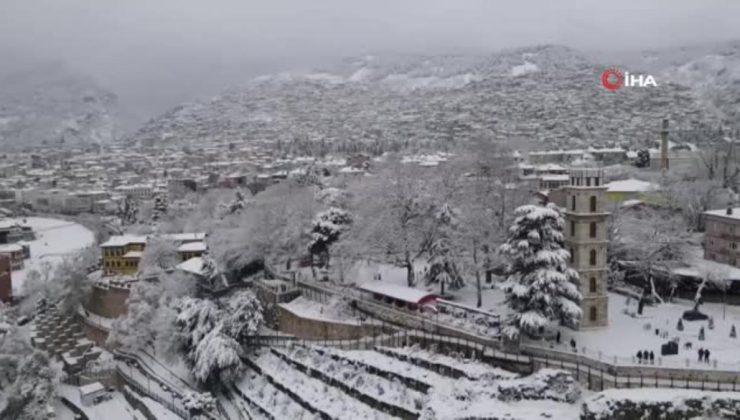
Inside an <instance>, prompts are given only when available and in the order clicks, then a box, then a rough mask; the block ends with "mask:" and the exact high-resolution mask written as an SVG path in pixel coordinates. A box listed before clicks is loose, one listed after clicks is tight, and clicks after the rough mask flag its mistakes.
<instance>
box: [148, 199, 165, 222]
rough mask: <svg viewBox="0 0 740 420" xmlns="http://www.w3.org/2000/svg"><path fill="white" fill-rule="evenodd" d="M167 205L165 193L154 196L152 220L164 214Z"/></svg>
mask: <svg viewBox="0 0 740 420" xmlns="http://www.w3.org/2000/svg"><path fill="white" fill-rule="evenodd" d="M168 207H169V202H168V200H167V195H165V194H158V195H157V196H156V197H154V208H153V209H152V220H153V221H155V222H156V221H157V220H159V219H161V218H162V216H164V215H165V214H167V208H168Z"/></svg>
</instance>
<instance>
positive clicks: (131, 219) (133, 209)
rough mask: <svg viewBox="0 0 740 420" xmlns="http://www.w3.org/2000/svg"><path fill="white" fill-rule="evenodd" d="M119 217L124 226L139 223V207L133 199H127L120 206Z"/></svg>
mask: <svg viewBox="0 0 740 420" xmlns="http://www.w3.org/2000/svg"><path fill="white" fill-rule="evenodd" d="M118 217H119V218H120V219H121V224H122V225H124V226H125V225H133V224H135V223H137V222H138V221H139V206H138V204H137V203H136V201H134V200H133V199H132V198H131V197H126V198H125V199H124V200H123V201H122V202H121V203H120V204H119V206H118Z"/></svg>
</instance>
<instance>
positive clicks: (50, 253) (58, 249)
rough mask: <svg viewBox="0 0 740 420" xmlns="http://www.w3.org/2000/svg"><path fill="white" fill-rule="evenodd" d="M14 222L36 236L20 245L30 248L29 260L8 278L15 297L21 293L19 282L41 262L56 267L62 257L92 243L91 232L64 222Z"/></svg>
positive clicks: (44, 220)
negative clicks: (24, 244)
mask: <svg viewBox="0 0 740 420" xmlns="http://www.w3.org/2000/svg"><path fill="white" fill-rule="evenodd" d="M23 220H25V223H23ZM17 221H18V222H20V223H21V224H24V225H26V226H30V227H31V228H32V229H33V231H34V232H35V233H36V239H35V240H33V241H29V242H24V243H26V244H28V245H30V248H31V258H30V259H27V260H25V261H24V262H23V264H24V265H23V269H21V270H16V271H13V273H12V275H11V277H12V281H13V295H15V296H19V295H21V294H22V290H23V282H24V281H25V279H26V275H27V274H28V272H29V271H31V270H33V269H38V268H40V267H41V264H42V263H45V262H48V263H50V264H52V266H53V265H55V264H58V263H59V262H60V261H61V260H62V259H63V258H64V257H65V256H67V255H71V254H74V253H75V252H77V251H79V250H81V249H83V248H85V247H87V246H89V245H91V244H93V243H94V242H95V235H94V234H93V232H91V231H90V230H89V229H87V228H86V227H84V226H82V225H80V224H78V223H73V222H69V221H67V220H60V219H50V218H46V217H27V218H25V219H17Z"/></svg>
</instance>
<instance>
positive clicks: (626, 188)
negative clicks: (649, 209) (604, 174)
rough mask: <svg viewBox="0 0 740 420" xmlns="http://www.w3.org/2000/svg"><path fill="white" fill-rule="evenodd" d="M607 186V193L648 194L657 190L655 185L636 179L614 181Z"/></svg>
mask: <svg viewBox="0 0 740 420" xmlns="http://www.w3.org/2000/svg"><path fill="white" fill-rule="evenodd" d="M606 186H607V192H646V191H653V190H655V185H654V184H653V183H651V182H647V181H640V180H639V179H634V178H630V179H625V180H621V181H612V182H610V183H608V184H606Z"/></svg>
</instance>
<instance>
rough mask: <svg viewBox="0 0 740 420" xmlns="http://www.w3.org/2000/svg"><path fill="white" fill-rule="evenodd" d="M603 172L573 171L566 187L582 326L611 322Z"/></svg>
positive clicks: (568, 234)
mask: <svg viewBox="0 0 740 420" xmlns="http://www.w3.org/2000/svg"><path fill="white" fill-rule="evenodd" d="M604 181H605V180H604V171H603V170H602V169H597V168H588V169H573V170H572V171H571V174H570V184H569V185H568V186H567V187H565V189H564V190H565V209H566V210H565V220H566V226H565V243H566V249H568V250H569V251H570V255H571V259H570V266H571V268H573V269H574V270H576V271H577V272H578V276H579V278H580V288H579V289H580V292H581V296H582V297H583V299H582V300H581V310H582V311H583V315H582V317H581V324H580V325H581V327H583V328H590V327H603V326H606V325H607V324H608V322H609V298H608V295H607V290H606V284H607V244H608V239H607V218H608V217H609V213H608V212H607V211H606V210H605V205H606V199H605V195H606V194H605V193H606V189H607V188H606V183H605V182H604Z"/></svg>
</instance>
